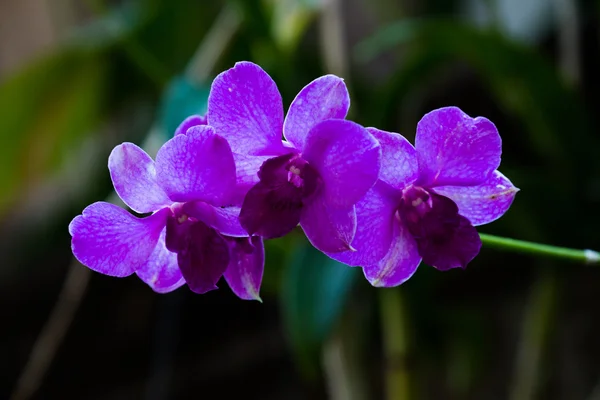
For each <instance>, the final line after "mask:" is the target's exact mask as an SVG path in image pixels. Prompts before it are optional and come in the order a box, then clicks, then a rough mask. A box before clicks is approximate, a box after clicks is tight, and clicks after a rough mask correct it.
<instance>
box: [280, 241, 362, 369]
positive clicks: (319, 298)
mask: <svg viewBox="0 0 600 400" xmlns="http://www.w3.org/2000/svg"><path fill="white" fill-rule="evenodd" d="M359 275H360V270H359V268H351V267H348V266H346V265H344V264H341V263H339V262H337V261H334V260H332V259H330V258H329V257H327V256H326V255H324V254H323V253H321V252H319V251H318V250H316V249H315V248H314V247H312V246H311V245H310V244H309V243H308V242H305V243H304V244H303V245H300V246H298V247H297V248H296V251H295V252H294V253H293V257H292V260H291V263H290V264H289V265H288V267H287V270H286V271H285V273H284V275H283V284H282V293H281V301H282V303H283V304H282V309H283V318H284V323H285V325H286V329H287V332H288V335H289V340H290V341H291V345H292V348H293V350H294V352H295V355H296V358H297V360H298V363H299V365H300V367H301V369H302V370H303V372H305V373H306V374H307V375H308V376H314V373H315V371H316V370H318V368H319V367H318V366H319V359H320V351H321V347H322V345H323V343H324V341H325V340H326V339H327V338H328V336H329V335H330V334H331V332H332V330H333V328H334V327H335V324H336V322H337V321H338V318H339V317H340V315H341V312H342V310H343V307H344V305H345V303H346V299H347V297H348V295H349V293H350V289H351V287H352V284H353V282H354V281H355V279H356V278H357V277H358V276H359Z"/></svg>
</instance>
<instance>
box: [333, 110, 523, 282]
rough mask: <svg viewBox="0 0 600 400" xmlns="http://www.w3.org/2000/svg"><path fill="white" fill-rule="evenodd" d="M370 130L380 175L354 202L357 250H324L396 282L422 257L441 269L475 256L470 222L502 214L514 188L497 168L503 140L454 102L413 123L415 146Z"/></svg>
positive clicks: (377, 278) (372, 278)
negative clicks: (378, 146) (377, 146)
mask: <svg viewBox="0 0 600 400" xmlns="http://www.w3.org/2000/svg"><path fill="white" fill-rule="evenodd" d="M368 129H369V131H370V132H371V133H372V134H373V135H374V136H375V137H376V138H377V140H378V141H379V142H380V143H381V146H382V149H383V160H382V167H381V172H380V175H379V180H378V182H377V184H376V185H375V186H374V187H373V189H371V190H370V191H369V192H368V193H367V195H366V196H365V197H364V198H363V199H362V200H361V201H360V202H359V203H358V204H357V206H356V208H357V218H358V229H357V232H356V236H355V239H354V242H353V243H352V245H353V246H354V247H355V248H356V249H357V251H356V252H347V253H339V254H330V256H331V257H333V258H335V259H336V260H339V261H341V262H344V263H346V264H348V265H353V266H359V265H360V266H363V271H364V274H365V276H366V278H367V279H368V280H369V282H371V284H372V285H374V286H384V287H388V286H397V285H400V284H401V283H403V282H405V281H406V280H407V279H409V278H410V277H411V276H412V274H413V273H414V272H415V271H416V269H417V267H418V265H419V263H420V262H421V260H423V261H424V262H425V263H426V264H429V265H432V266H434V267H435V268H437V269H439V270H442V271H445V270H448V269H450V268H455V267H462V268H464V267H465V266H466V265H467V263H469V262H470V261H471V260H472V259H473V258H474V257H475V256H476V255H477V254H478V253H479V250H480V248H481V240H480V239H479V235H478V234H477V231H476V230H475V228H474V225H482V224H487V223H489V222H492V221H494V220H496V219H497V218H499V217H501V216H502V215H503V214H504V213H505V212H506V211H507V210H508V208H509V207H510V205H511V204H512V201H513V199H514V197H515V194H516V192H517V191H518V190H519V189H517V188H516V187H515V186H513V184H512V183H511V182H510V181H509V180H508V179H507V178H506V177H505V176H504V175H502V174H501V173H500V172H499V171H497V170H496V169H497V168H498V166H499V165H500V155H501V152H502V141H501V139H500V135H499V134H498V130H497V129H496V127H495V126H494V124H493V123H492V122H490V121H489V120H487V119H486V118H483V117H477V118H471V117H469V116H468V115H467V114H465V113H464V112H462V111H461V110H460V109H458V108H456V107H447V108H441V109H438V110H434V111H432V112H430V113H428V114H426V115H425V116H424V117H423V118H422V119H421V121H420V122H419V124H418V125H417V134H416V139H415V147H413V146H412V145H411V144H410V143H409V142H408V141H407V140H406V139H405V138H404V137H402V136H401V135H399V134H396V133H390V132H384V131H381V130H378V129H375V128H368Z"/></svg>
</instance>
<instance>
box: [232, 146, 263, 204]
mask: <svg viewBox="0 0 600 400" xmlns="http://www.w3.org/2000/svg"><path fill="white" fill-rule="evenodd" d="M269 158H271V156H249V155H246V154H238V153H234V154H233V159H234V160H235V167H236V175H237V185H236V191H235V195H234V198H233V200H232V203H233V204H234V205H241V204H242V202H243V201H244V196H246V193H248V190H250V188H251V187H252V186H254V185H256V184H257V183H258V180H259V179H258V170H259V169H260V167H261V165H263V163H264V162H265V161H267V160H268V159H269Z"/></svg>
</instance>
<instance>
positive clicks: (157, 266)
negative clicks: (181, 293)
mask: <svg viewBox="0 0 600 400" xmlns="http://www.w3.org/2000/svg"><path fill="white" fill-rule="evenodd" d="M166 232H167V230H166V229H163V231H162V233H161V234H160V238H159V239H158V243H156V247H155V248H154V251H153V252H152V254H151V255H150V257H149V258H148V262H147V263H146V265H144V266H142V267H140V268H139V269H138V270H137V271H135V273H136V274H137V276H139V277H140V279H141V280H142V281H144V282H146V283H147V284H148V286H150V287H151V288H152V290H154V291H155V292H157V293H168V292H172V291H173V290H175V289H177V288H179V287H181V286H183V285H184V284H185V280H184V279H183V276H182V275H181V271H180V270H179V265H177V254H176V253H172V252H170V251H169V250H167V247H166V246H165V234H166Z"/></svg>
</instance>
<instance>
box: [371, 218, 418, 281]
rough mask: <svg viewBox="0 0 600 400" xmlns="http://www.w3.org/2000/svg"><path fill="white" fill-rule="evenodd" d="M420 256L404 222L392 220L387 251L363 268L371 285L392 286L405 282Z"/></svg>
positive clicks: (411, 273) (413, 270)
mask: <svg viewBox="0 0 600 400" xmlns="http://www.w3.org/2000/svg"><path fill="white" fill-rule="evenodd" d="M420 262H421V256H419V252H418V250H417V243H416V242H415V240H414V239H413V237H412V235H411V234H410V232H409V231H408V229H407V228H406V226H404V224H403V223H402V222H401V221H400V220H398V219H396V220H395V221H394V234H393V239H392V243H391V246H390V249H389V251H388V253H387V254H386V255H385V257H383V258H382V259H381V261H379V262H378V263H377V264H374V265H369V266H366V267H364V268H363V272H364V274H365V277H366V278H367V280H368V281H369V282H370V283H371V285H373V286H376V287H393V286H398V285H400V284H402V283H404V282H406V281H407V280H408V279H409V278H410V277H411V276H412V275H413V274H414V273H415V271H416V270H417V267H418V266H419V263H420Z"/></svg>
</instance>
